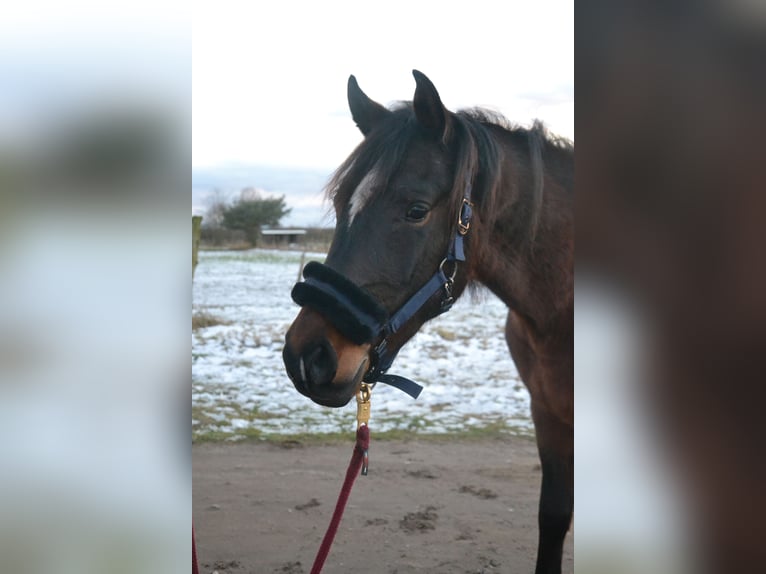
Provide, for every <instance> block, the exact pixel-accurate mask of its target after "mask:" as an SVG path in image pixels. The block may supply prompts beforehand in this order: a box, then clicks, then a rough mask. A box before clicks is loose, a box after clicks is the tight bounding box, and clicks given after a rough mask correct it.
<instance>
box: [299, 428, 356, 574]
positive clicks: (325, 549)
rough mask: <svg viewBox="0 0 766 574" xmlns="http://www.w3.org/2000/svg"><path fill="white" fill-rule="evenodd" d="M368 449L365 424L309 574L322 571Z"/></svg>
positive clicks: (316, 573) (317, 573)
mask: <svg viewBox="0 0 766 574" xmlns="http://www.w3.org/2000/svg"><path fill="white" fill-rule="evenodd" d="M369 447H370V429H369V427H368V426H367V425H366V424H363V425H361V426H360V427H359V428H358V429H357V431H356V446H354V454H353V455H352V456H351V462H350V463H349V465H348V470H347V471H346V480H344V481H343V487H342V488H341V489H340V495H339V496H338V502H337V503H336V505H335V512H333V515H332V520H330V526H328V527H327V532H326V533H325V535H324V539H323V540H322V544H321V546H320V547H319V552H317V556H316V558H315V559H314V566H312V567H311V574H319V573H320V572H321V571H322V566H324V562H325V560H326V559H327V555H328V554H329V553H330V546H332V541H333V540H334V539H335V533H336V532H337V531H338V526H339V525H340V520H341V518H343V511H344V510H345V509H346V503H347V502H348V497H349V495H350V494H351V487H353V486H354V481H355V480H356V477H357V476H358V475H359V471H360V469H362V472H363V473H364V474H366V472H365V471H366V470H367V468H366V467H367V449H368V448H369Z"/></svg>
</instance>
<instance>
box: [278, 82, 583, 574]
mask: <svg viewBox="0 0 766 574" xmlns="http://www.w3.org/2000/svg"><path fill="white" fill-rule="evenodd" d="M413 75H414V76H415V81H416V89H415V95H414V98H413V100H412V102H402V103H400V104H397V105H395V106H393V107H392V108H391V109H389V108H386V107H384V106H382V105H380V104H379V103H377V102H375V101H373V100H371V99H370V98H369V97H368V96H367V95H366V94H365V93H364V92H363V91H362V90H361V89H360V88H359V85H358V83H357V81H356V79H355V78H354V76H350V77H349V81H348V103H349V107H350V110H351V115H352V118H353V120H354V121H355V123H356V125H357V126H358V128H359V129H360V131H361V132H362V134H363V135H364V139H363V141H362V142H361V143H360V144H359V146H358V147H357V148H356V149H355V150H354V151H353V152H352V154H351V155H350V156H349V157H348V159H347V160H346V161H345V162H344V163H343V164H342V165H341V166H340V167H339V168H338V169H337V171H336V172H335V173H334V174H333V176H332V178H331V180H330V182H329V184H328V187H327V194H328V197H329V198H330V199H331V200H332V202H333V206H334V208H335V214H336V229H335V233H334V236H333V239H332V243H331V246H330V249H329V252H328V254H327V259H326V261H325V263H324V264H323V265H322V264H319V263H315V262H314V263H309V264H308V265H307V266H306V268H305V270H304V276H305V277H306V280H305V281H304V282H301V283H298V284H297V285H296V287H295V288H294V289H293V294H292V295H293V298H294V299H295V301H296V302H298V303H299V304H300V305H301V306H302V309H301V310H300V312H299V313H298V316H297V317H296V319H295V320H294V322H293V323H292V325H291V326H290V328H289V330H288V332H287V335H286V344H285V347H284V351H283V358H284V363H285V367H286V370H287V374H288V376H289V377H290V379H291V380H292V382H293V384H294V385H295V387H296V389H297V390H298V391H299V392H300V393H302V394H304V395H306V396H307V397H309V398H311V399H312V400H313V401H315V402H316V403H318V404H320V405H324V406H328V407H340V406H343V405H345V404H347V403H348V402H349V401H350V399H351V398H352V397H354V395H355V393H356V392H357V390H358V389H359V388H360V385H361V383H362V382H363V381H367V382H373V383H374V382H376V381H382V382H389V383H391V384H395V385H396V386H402V385H401V378H400V377H395V376H394V377H390V376H388V375H385V371H386V370H387V369H388V367H389V366H390V365H391V363H392V361H393V358H394V357H395V356H396V352H397V351H398V350H399V349H401V347H402V346H403V345H404V344H405V343H406V342H407V341H408V340H409V339H410V338H411V337H412V336H413V335H414V334H415V333H416V332H417V331H418V329H419V328H420V327H421V326H422V325H423V324H424V323H425V322H426V321H428V320H429V319H431V318H433V317H435V316H437V315H438V314H440V313H441V312H444V311H445V310H446V309H448V308H449V306H450V305H451V304H452V301H454V299H456V298H457V297H459V296H460V295H461V294H462V293H463V292H464V291H465V289H466V287H470V286H472V285H477V286H478V285H483V286H485V287H487V288H488V289H489V290H490V291H492V292H493V293H494V294H495V295H497V296H498V297H499V298H500V299H501V300H502V301H504V302H505V303H506V305H507V306H508V309H509V311H508V318H507V322H506V328H505V336H506V340H507V343H508V347H509V349H510V352H511V356H512V358H513V360H514V362H515V364H516V366H517V369H518V371H519V374H520V375H521V378H522V380H523V382H524V384H525V385H526V387H527V388H528V389H529V393H530V397H531V411H532V419H533V422H534V426H535V433H536V440H537V446H538V451H539V455H540V461H541V469H542V486H541V494H540V503H539V515H538V524H539V544H538V554H537V564H536V570H535V572H536V573H537V574H544V573H553V572H560V571H561V558H562V548H563V543H564V539H565V536H566V533H567V531H568V530H569V526H570V523H571V519H572V512H573V505H574V495H573V471H574V413H573V402H574V399H573V387H574V384H573V379H574V373H573V369H574V363H573V351H574V338H573V321H574V316H573V314H574V306H573V295H574V281H573V275H574V269H573V257H574V224H573V217H574V214H573V195H574V191H573V187H574V146H573V144H571V143H570V142H569V141H566V140H564V139H561V138H556V137H554V136H551V135H549V134H547V133H546V130H545V129H544V128H543V127H542V125H541V124H540V123H539V122H535V124H534V125H533V127H532V128H531V129H524V128H520V127H514V126H512V125H510V124H509V123H508V122H507V121H506V120H505V119H504V118H503V117H502V116H500V115H499V114H496V113H493V112H490V111H488V110H483V109H471V110H461V111H458V112H451V111H449V110H447V109H446V108H445V106H444V105H443V104H442V101H441V98H440V96H439V93H438V92H437V90H436V88H435V87H434V85H433V83H432V82H431V81H430V80H429V79H428V78H427V77H426V76H425V75H423V74H422V73H421V72H418V71H417V70H413ZM445 254H446V256H445ZM465 375H468V374H461V376H465ZM471 375H472V374H471ZM386 377H389V378H388V379H386ZM405 382H407V383H409V381H406V380H405ZM397 383H398V384H397ZM404 386H406V385H404ZM405 390H407V389H405ZM409 390H410V391H411V390H412V389H409ZM413 394H415V393H413Z"/></svg>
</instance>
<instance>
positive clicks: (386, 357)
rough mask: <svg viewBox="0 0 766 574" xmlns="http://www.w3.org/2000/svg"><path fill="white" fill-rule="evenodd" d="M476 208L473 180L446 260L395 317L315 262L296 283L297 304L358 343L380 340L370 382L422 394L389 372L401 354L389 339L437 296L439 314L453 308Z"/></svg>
mask: <svg viewBox="0 0 766 574" xmlns="http://www.w3.org/2000/svg"><path fill="white" fill-rule="evenodd" d="M472 205H473V204H472V203H471V183H470V180H469V181H467V182H466V187H465V190H464V191H463V200H462V205H461V206H460V213H459V215H458V221H457V229H456V230H455V235H454V236H453V238H452V241H451V242H450V247H449V250H448V251H447V255H446V257H445V258H444V259H443V260H442V262H441V263H440V264H439V268H438V269H437V270H436V272H435V273H434V274H433V275H432V276H431V278H430V279H429V280H428V281H427V282H426V283H425V285H423V286H422V287H421V288H420V289H418V291H417V292H416V293H415V294H414V295H413V296H412V297H410V298H409V299H408V300H407V301H406V302H405V303H404V305H402V306H401V307H400V308H399V309H398V310H397V311H396V312H395V313H393V314H392V315H391V316H390V317H389V316H388V314H387V312H386V311H385V309H384V308H383V306H382V305H380V303H379V302H378V301H377V300H375V298H374V297H372V295H370V294H369V293H368V292H367V291H366V290H364V289H363V288H361V287H359V286H358V285H356V284H355V283H353V282H352V281H351V280H349V279H348V278H346V277H344V276H343V275H341V274H340V273H338V272H337V271H335V270H334V269H331V268H330V267H328V266H326V265H323V264H322V263H317V262H316V261H312V262H310V263H308V264H307V265H306V267H305V268H304V270H303V276H304V278H305V281H303V282H300V283H297V284H296V285H295V287H293V291H292V298H293V300H294V301H295V302H296V303H298V305H301V306H308V307H311V308H313V309H315V310H316V311H318V312H320V313H322V315H323V316H324V317H325V318H326V319H327V320H328V321H330V322H331V323H332V324H333V326H334V327H335V328H336V329H338V331H340V332H341V333H342V334H343V335H344V336H345V337H347V338H348V339H349V340H350V341H352V342H353V343H355V344H358V345H361V344H364V343H374V342H375V341H378V342H377V344H376V345H375V347H374V348H373V349H372V351H371V352H370V359H371V367H370V369H369V370H368V371H367V373H366V374H365V376H364V381H365V382H366V383H369V384H372V385H374V384H375V383H385V384H387V385H391V386H393V387H396V388H397V389H399V390H402V391H404V392H405V393H407V394H408V395H410V396H411V397H412V398H415V399H416V398H418V396H419V395H420V392H421V391H422V390H423V387H422V386H421V385H419V384H417V383H415V382H414V381H411V380H409V379H407V378H405V377H401V376H398V375H388V374H386V371H388V369H389V368H390V367H391V365H392V364H393V362H394V359H395V358H396V354H397V353H396V352H393V351H391V350H389V349H388V341H389V339H390V338H391V337H392V336H393V335H394V334H395V333H396V332H398V331H399V329H401V327H402V326H403V325H405V324H406V323H407V321H409V320H410V319H411V318H412V317H413V316H414V315H415V314H416V313H417V312H418V311H419V310H420V309H421V308H422V307H423V306H424V305H425V304H426V303H427V302H428V301H429V300H430V299H431V297H433V296H434V295H435V294H436V293H439V292H441V303H440V308H439V312H438V313H437V316H438V315H441V314H442V313H445V312H446V311H449V310H450V308H451V307H452V304H453V303H454V302H455V298H454V296H453V294H452V289H453V286H454V283H455V275H456V274H457V264H458V263H459V262H463V261H465V250H464V246H463V242H464V238H465V236H466V234H467V233H468V230H469V228H470V226H471V218H472V216H473V210H472V209H471V208H472Z"/></svg>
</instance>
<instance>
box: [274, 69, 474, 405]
mask: <svg viewBox="0 0 766 574" xmlns="http://www.w3.org/2000/svg"><path fill="white" fill-rule="evenodd" d="M413 75H414V76H415V80H416V89H415V95H414V98H413V101H412V102H411V103H406V104H404V105H402V106H399V107H396V108H395V109H391V110H389V109H387V108H385V107H384V106H382V105H380V104H378V103H376V102H374V101H373V100H371V99H370V98H369V97H367V95H365V93H364V92H362V90H361V89H360V88H359V85H358V84H357V82H356V79H355V78H354V76H351V77H350V78H349V81H348V103H349V107H350V110H351V115H352V117H353V119H354V121H355V122H356V124H357V126H358V127H359V129H360V131H361V132H362V134H363V135H364V140H363V141H362V142H361V143H360V144H359V146H358V147H357V149H356V150H355V151H354V152H353V153H352V154H351V156H350V157H349V158H348V159H347V160H346V161H345V162H344V163H343V164H342V165H341V166H340V168H338V170H337V171H336V172H335V174H334V176H333V178H332V179H331V181H330V184H329V185H328V189H327V191H328V196H329V197H330V198H331V199H332V201H333V205H334V209H335V215H336V229H335V234H334V236H333V240H332V243H331V246H330V249H329V252H328V254H327V259H326V261H325V263H324V265H319V264H310V265H314V267H308V266H307V268H306V272H305V274H306V276H307V278H308V277H309V272H311V273H312V274H313V275H312V278H314V276H316V277H315V279H316V281H317V282H318V283H317V285H320V286H324V287H323V289H322V290H320V289H315V290H314V291H313V292H312V291H311V289H310V286H309V287H306V288H305V293H303V292H296V290H294V292H293V296H294V298H295V299H296V300H297V301H299V302H300V303H301V304H302V305H303V308H302V309H301V311H300V312H299V313H298V316H297V317H296V319H295V320H294V322H293V323H292V325H291V326H290V328H289V330H288V332H287V335H286V344H285V347H284V351H283V358H284V362H285V367H286V370H287V373H288V376H289V377H290V379H291V380H292V382H293V384H294V385H295V387H296V389H297V390H298V391H299V392H301V393H302V394H304V395H306V396H307V397H309V398H311V399H312V400H313V401H315V402H316V403H318V404H321V405H324V406H330V407H340V406H343V405H345V404H346V403H347V402H348V401H349V400H350V399H351V398H352V397H353V396H354V394H355V393H356V391H357V389H358V387H359V385H360V383H361V382H362V380H363V379H364V378H365V376H366V375H367V373H368V372H369V371H370V369H372V368H374V367H375V364H374V363H375V360H376V356H375V354H374V353H373V351H374V350H375V348H376V346H377V345H378V344H379V343H380V341H381V339H382V338H383V336H384V335H383V334H382V333H381V332H379V331H378V329H379V326H380V324H381V323H384V322H385V321H386V318H387V317H391V316H392V315H393V314H394V313H396V312H397V310H399V309H400V308H401V307H402V306H403V305H405V304H406V303H407V302H408V301H409V300H410V299H411V297H413V294H415V293H416V292H418V290H419V289H420V288H421V287H423V285H424V284H426V283H428V281H429V278H430V277H432V276H434V274H435V273H437V272H438V271H439V269H440V266H441V268H442V271H443V273H444V274H445V275H446V276H448V277H449V279H448V280H449V282H450V285H449V287H450V291H451V295H453V296H454V297H457V296H458V295H459V294H460V293H461V292H462V291H463V289H464V288H465V285H466V283H467V281H468V271H467V269H465V266H464V265H463V264H459V263H458V262H457V261H454V260H450V261H449V262H447V264H446V267H448V269H444V267H445V261H446V259H445V253H448V251H449V249H450V243H451V242H452V241H454V240H453V237H454V235H455V233H456V228H457V226H458V220H459V217H460V212H461V198H462V188H463V187H464V182H463V181H462V180H460V181H458V179H460V178H459V177H458V172H459V171H460V162H459V161H457V158H458V155H459V151H460V150H459V143H458V140H457V138H455V137H454V131H455V130H454V128H455V125H454V124H455V116H454V115H453V114H452V112H450V111H448V110H447V109H446V108H445V107H444V105H443V104H442V102H441V99H440V97H439V94H438V92H437V91H436V88H435V87H434V85H433V84H432V83H431V81H430V80H429V79H428V78H427V77H426V76H425V75H423V74H422V73H420V72H418V71H413ZM460 249H461V252H462V243H461V247H460ZM300 285H302V284H299V286H300ZM328 285H329V287H328ZM297 287H298V286H297ZM443 295H444V294H443V293H442V295H441V296H437V295H436V294H434V296H432V297H431V296H429V297H427V298H426V299H425V300H424V301H422V305H421V306H420V307H419V308H418V309H417V310H415V311H414V312H413V313H412V314H411V315H409V316H407V320H406V321H405V322H403V324H402V325H401V326H398V327H397V329H396V330H395V332H394V333H389V336H388V337H387V340H386V345H387V352H388V354H389V356H391V357H393V356H395V354H396V352H397V351H398V350H399V349H400V348H401V347H402V346H403V345H404V344H405V343H406V342H407V341H408V340H409V339H410V338H411V337H412V336H413V335H414V334H415V333H416V332H417V331H418V329H419V328H420V327H421V326H422V325H423V323H424V322H425V321H427V320H428V319H430V318H432V317H434V316H436V315H438V314H439V313H440V312H441V311H442V310H443V305H444V297H443ZM349 307H352V308H355V309H357V312H349ZM360 317H362V318H361V319H360Z"/></svg>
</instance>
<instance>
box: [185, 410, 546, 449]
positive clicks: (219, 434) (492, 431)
mask: <svg viewBox="0 0 766 574" xmlns="http://www.w3.org/2000/svg"><path fill="white" fill-rule="evenodd" d="M195 418H197V417H195ZM198 420H199V419H198ZM509 436H513V437H516V438H523V439H527V440H530V441H533V440H534V438H535V436H534V431H533V430H531V429H527V428H526V427H523V426H520V425H513V424H507V423H504V422H491V423H488V424H486V425H484V426H482V427H475V428H468V429H462V430H455V431H453V432H447V433H433V432H428V431H427V430H426V431H417V430H414V429H412V428H397V429H391V430H387V431H382V432H377V431H376V430H375V427H374V426H372V427H371V428H370V437H371V439H372V440H374V441H405V442H406V441H413V440H417V441H427V442H444V441H451V440H466V441H471V440H477V441H478V440H496V439H502V438H508V437H509ZM225 440H237V441H245V442H246V441H252V440H257V441H259V442H268V443H270V444H274V445H276V446H284V447H285V448H288V447H289V448H294V447H296V446H302V445H306V446H320V445H326V444H342V443H349V444H352V443H353V442H354V432H353V431H351V430H349V431H344V432H330V433H295V434H272V433H264V432H261V431H259V430H257V429H242V430H239V431H236V432H223V431H217V430H207V431H200V432H198V433H193V434H192V443H194V444H198V443H205V442H221V441H225Z"/></svg>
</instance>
